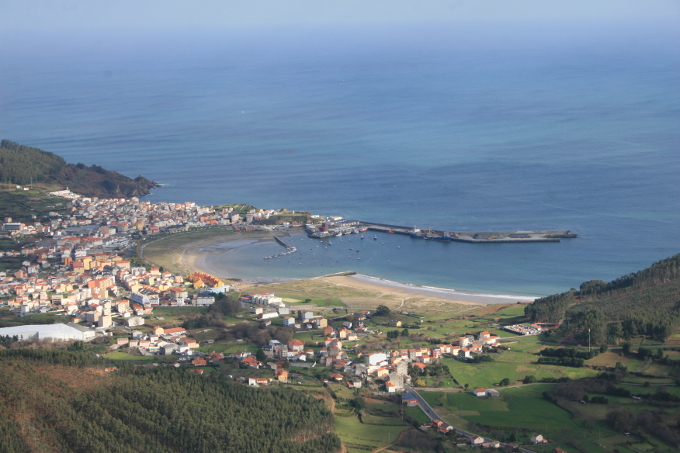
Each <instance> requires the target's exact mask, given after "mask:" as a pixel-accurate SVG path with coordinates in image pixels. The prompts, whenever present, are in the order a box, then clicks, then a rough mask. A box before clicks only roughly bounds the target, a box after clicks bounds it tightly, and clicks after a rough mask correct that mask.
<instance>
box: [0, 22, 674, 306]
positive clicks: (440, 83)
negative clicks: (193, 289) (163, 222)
mask: <svg viewBox="0 0 680 453" xmlns="http://www.w3.org/2000/svg"><path fill="white" fill-rule="evenodd" d="M456 33H457V32H452V31H447V30H441V31H438V32H437V33H434V32H433V33H430V34H422V36H421V37H420V39H413V40H409V39H406V38H405V37H404V36H402V35H399V34H396V33H392V34H390V33H388V32H384V33H382V34H380V35H379V36H378V37H374V38H375V39H365V38H366V36H365V35H360V36H359V37H357V36H354V35H353V36H354V37H353V38H348V36H349V35H347V34H342V33H338V34H336V35H332V34H329V35H328V36H324V39H314V37H313V36H312V35H306V34H305V33H303V32H300V33H299V34H297V35H296V34H289V35H286V37H285V39H273V38H271V36H269V37H267V36H265V37H259V38H258V37H254V36H252V35H248V34H243V35H239V34H224V35H221V34H216V35H210V34H205V35H198V34H197V35H195V36H191V37H188V38H186V37H183V38H186V39H179V38H177V37H175V38H170V37H165V38H163V39H160V38H157V37H138V39H137V40H133V39H130V40H122V41H120V42H118V41H112V40H107V39H105V38H101V39H99V40H96V39H93V40H89V41H86V40H83V41H79V40H72V41H68V45H66V44H63V43H61V44H60V43H52V44H50V45H47V44H46V45H45V46H38V45H29V44H28V43H29V41H28V39H25V40H21V39H17V40H16V41H17V46H13V47H11V48H9V47H5V48H1V49H0V56H2V58H3V65H2V67H1V68H0V86H1V87H2V89H1V90H0V137H2V138H7V139H10V140H13V141H17V142H19V143H22V144H26V145H31V146H37V147H40V148H42V149H44V150H47V151H51V152H54V153H57V154H59V155H61V156H63V157H64V158H65V159H66V160H67V161H69V162H74V163H76V162H83V163H85V164H88V165H89V164H95V163H96V164H98V165H102V166H104V167H106V168H108V169H111V170H116V171H119V172H121V173H123V174H126V175H128V176H131V177H135V176H137V175H138V174H143V175H144V176H146V177H148V178H150V179H153V180H155V181H158V182H160V183H162V184H163V187H161V188H158V189H156V190H155V191H154V193H153V194H152V195H151V196H149V197H148V199H149V200H150V201H195V202H197V203H200V204H205V205H207V204H225V203H249V204H252V205H255V206H258V207H262V208H284V207H285V208H287V209H291V210H299V211H309V212H313V213H317V214H322V215H340V216H343V217H345V218H357V219H360V220H367V221H375V222H385V223H391V224H397V225H406V226H411V225H417V226H419V227H423V228H435V229H445V230H449V231H493V230H524V229H560V230H562V229H563V230H572V231H573V232H575V233H577V234H578V235H579V236H580V237H579V238H578V239H574V240H563V241H562V242H561V243H545V244H462V243H446V244H441V243H430V242H426V241H416V240H412V239H410V238H406V237H403V236H397V235H379V236H380V237H379V239H378V240H373V238H372V236H373V235H372V233H371V234H370V237H367V238H366V239H364V240H363V241H361V240H360V239H358V238H356V237H354V236H353V237H348V238H346V239H343V242H342V243H340V241H339V240H338V241H333V244H332V246H329V248H328V249H326V248H325V247H326V246H327V244H320V243H318V242H316V243H314V244H313V245H310V246H309V247H307V246H306V245H307V244H311V243H310V241H309V239H307V238H306V237H304V236H293V237H292V238H291V241H292V242H294V243H295V245H297V246H298V247H299V249H300V252H299V254H298V256H295V257H294V256H293V255H291V256H290V262H288V261H289V260H288V259H286V260H283V259H281V260H273V261H272V262H270V263H269V264H267V263H266V262H265V261H264V260H263V259H262V258H263V257H264V256H267V255H270V254H273V253H277V252H278V251H280V249H278V248H277V247H280V246H277V245H276V244H252V245H250V246H247V247H239V248H238V249H236V250H233V251H231V252H229V253H223V254H218V255H213V256H212V257H211V258H210V260H211V265H220V266H224V267H225V268H228V269H230V270H232V271H234V272H236V273H238V274H239V275H241V276H245V277H308V276H312V275H322V274H326V273H330V272H337V271H340V270H350V269H351V270H356V271H359V272H361V273H364V274H368V275H373V276H376V277H380V278H385V279H389V280H395V281H402V282H408V283H414V284H421V285H429V286H438V287H447V288H456V289H463V290H472V291H481V292H496V293H504V294H507V293H509V294H530V295H544V294H550V293H554V292H558V291H565V290H568V289H569V288H571V287H577V286H578V285H579V284H580V283H581V282H583V281H585V280H590V279H603V280H611V279H613V278H616V277H618V276H620V275H622V274H626V273H628V272H633V271H636V270H638V269H641V268H644V267H646V266H648V265H649V264H651V263H653V262H654V261H657V260H659V259H662V258H665V257H668V256H670V255H673V254H675V253H678V252H680V227H679V226H680V184H679V183H678V180H679V176H678V175H680V149H679V148H680V107H679V106H680V46H676V45H673V43H672V42H668V40H663V39H661V38H659V39H655V36H654V35H653V34H652V35H646V40H640V41H636V42H635V43H633V44H631V42H630V40H628V41H626V40H625V39H623V38H621V39H619V38H617V37H616V35H615V34H612V35H606V36H604V38H606V39H602V40H597V41H596V42H591V40H589V39H581V40H575V41H570V40H567V39H566V38H565V39H563V40H556V41H550V42H545V43H543V42H540V40H539V42H536V41H534V40H531V41H522V40H519V41H517V42H502V41H493V40H489V41H488V42H487V41H483V40H477V41H473V42H472V44H470V43H468V42H463V40H462V39H461V35H460V34H456ZM64 39H65V38H64ZM527 42H531V43H532V44H531V45H528V44H527ZM355 236H356V235H355ZM350 239H351V240H352V241H353V242H352V245H351V246H350V243H349V240H350ZM355 242H356V243H355ZM303 244H304V246H303ZM341 244H342V245H343V246H344V248H346V249H347V250H341ZM317 246H319V247H317ZM357 249H358V250H360V252H356V250H357ZM356 258H361V259H356ZM321 264H323V266H322V265H321Z"/></svg>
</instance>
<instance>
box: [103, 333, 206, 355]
mask: <svg viewBox="0 0 680 453" xmlns="http://www.w3.org/2000/svg"><path fill="white" fill-rule="evenodd" d="M186 334H187V332H186V330H185V329H184V328H183V327H172V328H166V329H164V328H163V327H158V326H156V327H154V328H153V329H152V330H151V332H150V333H148V334H143V333H142V332H140V331H138V330H135V331H132V333H131V335H130V337H129V338H117V339H116V346H117V347H119V348H120V347H124V348H137V349H139V351H140V352H141V353H142V354H156V353H160V354H164V355H170V354H186V355H191V351H192V350H193V349H195V348H198V346H199V345H198V342H197V341H196V340H194V339H193V338H187V337H186Z"/></svg>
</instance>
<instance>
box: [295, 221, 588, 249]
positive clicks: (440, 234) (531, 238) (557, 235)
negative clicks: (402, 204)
mask: <svg viewBox="0 0 680 453" xmlns="http://www.w3.org/2000/svg"><path fill="white" fill-rule="evenodd" d="M361 231H379V232H382V233H389V234H405V235H409V236H411V237H414V238H420V239H425V240H434V241H457V242H470V243H479V244H488V243H525V242H560V241H561V240H562V239H573V238H577V237H578V235H577V234H575V233H572V232H571V231H569V230H517V231H463V232H453V231H443V230H432V229H418V228H416V227H406V226H401V225H391V224H386V223H375V222H366V221H344V222H343V223H342V224H341V225H334V224H328V225H324V226H323V227H321V228H320V227H317V226H309V225H308V227H307V233H308V235H309V236H310V237H313V238H318V239H321V238H324V237H331V236H337V235H342V234H348V233H358V232H361Z"/></svg>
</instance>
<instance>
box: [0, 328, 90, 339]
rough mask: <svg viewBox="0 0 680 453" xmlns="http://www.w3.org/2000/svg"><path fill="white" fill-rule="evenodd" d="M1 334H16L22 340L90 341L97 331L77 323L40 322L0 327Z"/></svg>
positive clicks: (11, 335)
mask: <svg viewBox="0 0 680 453" xmlns="http://www.w3.org/2000/svg"><path fill="white" fill-rule="evenodd" d="M0 335H1V336H9V337H13V336H15V335H16V336H17V337H19V339H20V340H32V339H36V340H79V341H89V340H91V339H93V338H94V337H95V331H94V330H92V329H88V328H86V327H82V326H78V325H76V324H38V325H25V326H16V327H4V328H0Z"/></svg>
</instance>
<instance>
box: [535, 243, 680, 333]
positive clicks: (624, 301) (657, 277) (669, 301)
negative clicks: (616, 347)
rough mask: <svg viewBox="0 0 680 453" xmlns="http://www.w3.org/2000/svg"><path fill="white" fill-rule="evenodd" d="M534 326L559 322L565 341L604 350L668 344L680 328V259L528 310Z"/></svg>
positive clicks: (540, 301) (546, 300) (590, 283)
mask: <svg viewBox="0 0 680 453" xmlns="http://www.w3.org/2000/svg"><path fill="white" fill-rule="evenodd" d="M525 314H526V315H527V316H528V317H529V318H530V319H531V321H532V322H560V321H562V322H563V324H562V326H561V330H562V332H563V333H565V334H566V336H567V338H568V339H569V340H574V341H576V342H578V343H580V344H587V343H588V342H589V341H590V342H591V343H592V344H593V345H600V344H608V343H613V342H616V341H618V339H620V338H625V339H628V338H630V337H633V336H637V335H645V336H648V337H650V338H653V339H655V340H658V341H664V340H666V339H667V338H668V337H669V336H670V335H671V334H672V333H673V331H674V330H675V329H676V328H677V327H678V326H679V325H680V254H678V255H674V256H672V257H670V258H667V259H664V260H661V261H658V262H656V263H654V264H653V265H651V266H650V267H648V268H647V269H643V270H641V271H638V272H635V273H631V274H628V275H624V276H622V277H619V278H617V279H615V280H613V281H611V282H604V281H601V280H591V281H588V282H584V283H582V284H581V286H580V288H579V290H576V289H572V290H570V291H567V292H565V293H562V294H555V295H552V296H547V297H543V298H541V299H538V300H536V301H535V302H534V303H533V304H531V305H527V307H526V309H525Z"/></svg>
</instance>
